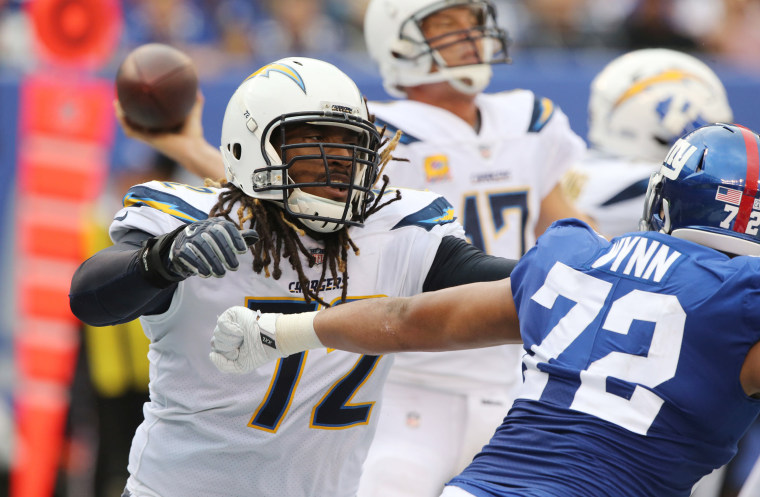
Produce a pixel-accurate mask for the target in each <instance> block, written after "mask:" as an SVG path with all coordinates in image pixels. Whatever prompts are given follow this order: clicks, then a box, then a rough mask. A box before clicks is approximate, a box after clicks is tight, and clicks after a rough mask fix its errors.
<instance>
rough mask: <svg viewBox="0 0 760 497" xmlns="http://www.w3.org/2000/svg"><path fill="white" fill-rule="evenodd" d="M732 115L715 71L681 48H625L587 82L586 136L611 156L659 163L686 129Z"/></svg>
mask: <svg viewBox="0 0 760 497" xmlns="http://www.w3.org/2000/svg"><path fill="white" fill-rule="evenodd" d="M732 120H733V113H732V112H731V107H730V106H729V103H728V98H727V97H726V90H725V88H724V87H723V84H722V83H721V81H720V79H718V76H716V74H715V73H714V72H713V71H712V69H710V68H709V67H708V66H707V65H706V64H704V63H703V62H701V61H700V60H699V59H697V58H695V57H692V56H691V55H687V54H685V53H682V52H677V51H674V50H669V49H664V48H651V49H643V50H636V51H633V52H629V53H627V54H624V55H622V56H620V57H618V58H616V59H614V60H613V61H612V62H610V63H609V64H608V65H607V66H606V67H605V68H604V69H603V70H602V71H601V72H600V73H599V74H598V75H597V76H596V77H595V78H594V80H593V81H592V83H591V95H590V98H589V134H588V140H589V143H590V144H591V146H592V147H593V148H595V149H598V150H602V151H604V152H608V153H611V154H613V155H617V156H624V157H628V158H632V159H641V160H651V161H655V162H661V161H662V160H663V159H664V158H665V155H667V152H668V150H669V149H670V146H671V145H672V144H673V143H674V142H675V141H676V139H678V138H680V137H681V136H683V135H685V134H686V133H688V132H690V131H693V130H694V129H696V128H698V127H700V126H703V125H705V124H710V123H714V122H731V121H732Z"/></svg>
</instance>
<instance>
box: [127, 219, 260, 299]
mask: <svg viewBox="0 0 760 497" xmlns="http://www.w3.org/2000/svg"><path fill="white" fill-rule="evenodd" d="M258 239H259V237H258V235H257V234H256V232H255V231H254V230H250V229H249V230H243V231H241V230H238V228H237V226H236V225H235V223H233V222H231V221H228V220H226V219H222V218H211V219H206V220H203V221H198V222H195V223H191V224H188V225H186V226H181V227H179V228H177V229H176V230H174V231H172V232H171V233H166V234H164V235H161V236H158V237H155V238H150V239H148V240H147V241H146V243H145V245H144V246H143V248H142V250H141V251H140V256H139V262H140V270H141V272H142V274H143V276H145V278H147V279H148V281H150V282H151V283H153V284H154V285H156V286H158V287H159V288H166V287H168V286H169V285H171V284H172V283H175V282H178V281H182V280H184V279H185V278H188V277H190V276H193V275H195V274H197V275H200V276H201V277H203V278H208V277H209V276H215V277H217V278H220V277H222V276H224V274H225V273H226V270H227V269H230V270H232V271H237V268H238V266H239V265H240V264H239V262H238V259H237V256H238V254H244V253H245V252H246V251H247V250H248V245H253V244H254V243H256V241H258Z"/></svg>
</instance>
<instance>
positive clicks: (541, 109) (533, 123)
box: [528, 97, 554, 133]
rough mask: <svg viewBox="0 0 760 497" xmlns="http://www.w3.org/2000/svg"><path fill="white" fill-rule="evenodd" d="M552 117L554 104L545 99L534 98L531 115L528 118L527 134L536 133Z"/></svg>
mask: <svg viewBox="0 0 760 497" xmlns="http://www.w3.org/2000/svg"><path fill="white" fill-rule="evenodd" d="M553 115H554V102H552V101H551V100H549V99H548V98H545V97H541V98H539V97H536V98H535V100H534V101H533V115H531V116H530V126H528V133H538V132H539V131H541V130H542V129H543V128H544V126H546V123H548V122H549V121H550V120H551V118H552V116H553Z"/></svg>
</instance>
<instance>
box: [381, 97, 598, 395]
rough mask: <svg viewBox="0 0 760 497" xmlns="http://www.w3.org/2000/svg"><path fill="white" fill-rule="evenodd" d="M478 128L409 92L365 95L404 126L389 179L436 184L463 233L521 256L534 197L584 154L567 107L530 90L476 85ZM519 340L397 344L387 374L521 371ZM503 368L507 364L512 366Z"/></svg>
mask: <svg viewBox="0 0 760 497" xmlns="http://www.w3.org/2000/svg"><path fill="white" fill-rule="evenodd" d="M475 103H476V105H477V106H478V109H480V119H481V125H480V131H479V132H478V133H476V132H475V130H474V129H473V128H472V127H471V126H470V125H469V124H468V123H466V122H465V121H463V120H462V119H460V118H459V117H457V116H455V115H454V114H452V113H450V112H449V111H447V110H444V109H441V108H439V107H435V106H432V105H428V104H424V103H421V102H415V101H411V100H400V101H393V102H389V103H377V102H371V103H370V112H371V113H372V114H374V116H375V119H376V124H378V125H379V126H383V125H385V126H387V129H388V131H389V132H390V133H393V132H395V131H396V130H401V131H402V132H403V136H402V138H401V142H400V143H399V146H398V147H397V148H396V150H395V151H394V153H393V155H394V157H398V158H403V159H408V160H409V162H399V161H392V162H390V163H389V165H388V169H387V174H388V176H389V177H390V183H391V184H392V185H396V186H403V187H407V188H416V189H421V190H422V189H429V190H432V191H435V192H437V193H440V194H441V195H443V196H444V197H446V199H447V200H448V201H449V202H451V204H452V205H453V206H454V211H455V213H456V215H457V218H458V219H459V220H460V222H461V223H462V224H463V225H464V228H465V231H466V233H467V238H468V239H469V241H470V242H471V243H472V244H473V245H475V246H477V247H478V248H480V249H482V250H483V251H485V252H487V253H489V254H493V255H497V256H501V257H507V258H512V259H517V258H519V257H520V256H521V255H522V254H524V253H525V252H526V251H527V250H528V249H529V248H530V247H531V246H533V244H534V243H535V235H534V230H535V226H536V222H537V220H538V213H539V209H540V206H541V201H542V200H543V199H544V197H545V196H546V195H548V194H549V192H551V190H552V189H553V188H554V187H555V186H556V185H557V183H558V181H559V179H560V178H561V177H562V175H563V174H564V173H565V172H566V171H567V170H568V169H569V168H570V167H571V166H572V164H574V163H575V162H577V161H578V160H579V159H580V157H581V156H582V154H583V151H584V149H585V144H584V142H583V140H582V139H581V138H580V137H579V136H578V135H576V134H575V133H574V132H573V131H572V130H571V129H570V126H569V124H568V120H567V116H565V114H564V113H563V112H562V111H561V110H560V109H559V108H558V107H556V106H555V105H554V104H553V103H552V101H551V100H549V99H547V98H539V97H536V96H535V95H534V94H533V92H531V91H528V90H513V91H506V92H501V93H495V94H485V93H483V94H479V95H478V96H477V97H476V99H475ZM521 354H522V349H521V347H519V346H517V345H505V346H500V347H493V348H489V349H478V350H466V351H456V352H444V353H439V352H436V353H425V352H412V353H403V354H397V356H396V363H395V365H394V368H393V372H392V373H391V376H392V377H393V378H394V379H396V380H398V381H404V382H411V383H417V384H423V385H428V386H432V387H435V388H438V389H443V390H447V391H454V392H467V391H468V390H469V389H470V388H471V387H472V386H473V383H474V382H476V383H478V384H480V385H482V384H484V383H485V384H491V385H495V384H498V385H505V384H508V388H511V386H512V384H513V383H514V382H517V381H518V380H519V362H520V357H521ZM510 368H514V372H512V371H511V369H510Z"/></svg>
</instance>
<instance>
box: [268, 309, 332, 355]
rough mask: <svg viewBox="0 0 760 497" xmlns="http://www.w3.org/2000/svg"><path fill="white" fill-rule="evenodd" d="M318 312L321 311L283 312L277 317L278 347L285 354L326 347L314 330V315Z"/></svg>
mask: <svg viewBox="0 0 760 497" xmlns="http://www.w3.org/2000/svg"><path fill="white" fill-rule="evenodd" d="M317 312H319V311H312V312H302V313H299V314H281V315H280V316H278V317H277V322H276V323H275V329H276V330H277V332H276V336H277V347H278V348H279V349H280V352H282V355H283V356H289V355H291V354H296V353H298V352H303V351H304V350H310V349H319V348H322V347H324V345H322V342H320V341H319V337H317V333H316V332H315V331H314V316H316V315H317Z"/></svg>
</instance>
